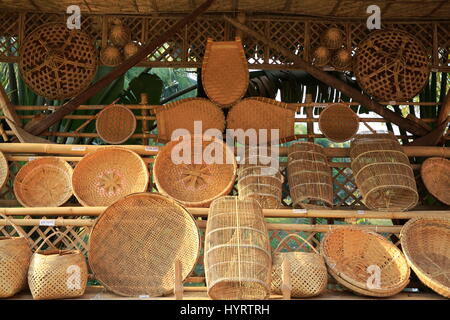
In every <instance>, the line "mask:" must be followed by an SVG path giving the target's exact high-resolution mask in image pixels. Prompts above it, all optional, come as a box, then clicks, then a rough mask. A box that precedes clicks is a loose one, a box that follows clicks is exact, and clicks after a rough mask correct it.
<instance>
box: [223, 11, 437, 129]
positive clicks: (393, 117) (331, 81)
mask: <svg viewBox="0 0 450 320" xmlns="http://www.w3.org/2000/svg"><path fill="white" fill-rule="evenodd" d="M224 19H225V20H226V21H228V22H229V23H230V24H231V25H233V26H234V27H235V28H237V29H239V30H242V31H243V32H245V33H247V34H248V35H250V36H252V37H253V38H255V39H257V40H258V41H261V42H263V43H265V44H266V45H267V46H269V47H271V48H273V49H275V50H278V51H279V52H280V53H281V54H283V55H284V56H285V57H286V58H288V59H289V60H291V61H293V62H294V64H295V65H296V66H299V67H300V68H302V69H303V70H305V71H306V72H308V73H309V74H311V75H312V76H313V77H314V78H316V79H318V80H319V81H322V82H323V83H325V84H327V85H329V86H332V87H333V88H336V89H337V90H339V91H341V92H342V93H344V94H345V95H347V96H348V97H351V98H352V99H353V100H355V101H358V102H359V103H361V105H363V106H364V107H366V108H367V109H368V110H371V111H373V112H376V113H378V114H379V115H381V116H382V117H384V118H385V119H386V120H387V121H389V122H392V123H394V124H396V125H398V126H399V127H400V128H402V129H405V130H407V131H409V132H411V133H412V134H414V135H417V136H424V135H426V134H427V133H428V131H427V130H426V129H424V128H423V127H422V126H420V125H418V124H417V123H415V122H413V121H411V120H409V119H406V118H403V117H402V116H401V115H399V114H397V113H395V112H393V111H391V110H389V109H387V108H385V107H384V106H382V105H381V104H379V103H378V102H376V101H375V100H372V99H370V98H369V97H368V96H366V95H365V94H364V93H362V92H360V91H358V90H356V89H355V88H353V87H351V86H349V85H347V84H346V83H345V82H343V81H341V80H339V79H337V78H335V77H333V76H332V75H330V74H328V73H326V72H324V71H322V70H320V69H318V68H316V67H314V66H313V65H311V64H309V63H308V62H306V61H305V60H303V59H302V58H300V57H299V56H297V55H295V54H294V53H292V52H291V51H290V50H288V49H286V48H284V47H281V46H280V45H278V44H277V43H275V42H274V41H272V40H270V39H268V38H267V37H265V36H264V35H262V34H260V33H258V32H256V31H254V30H251V29H250V28H248V27H247V26H245V25H243V24H241V23H239V22H238V21H237V20H235V19H232V18H230V17H228V16H224Z"/></svg>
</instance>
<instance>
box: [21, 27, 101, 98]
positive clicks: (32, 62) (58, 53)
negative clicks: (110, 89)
mask: <svg viewBox="0 0 450 320" xmlns="http://www.w3.org/2000/svg"><path fill="white" fill-rule="evenodd" d="M19 58H20V60H19V69H20V74H21V76H22V78H23V80H24V81H25V83H26V84H27V85H28V86H29V87H30V88H31V89H32V90H33V91H34V92H35V93H37V94H38V95H40V96H43V97H45V98H48V99H55V100H62V99H67V98H71V97H73V96H75V95H76V94H78V93H79V92H80V91H82V90H83V89H85V88H86V87H87V86H88V85H89V84H90V83H91V81H92V79H93V78H94V76H95V73H96V70H97V53H96V50H95V48H94V45H93V41H92V39H91V38H90V37H89V36H88V35H87V34H86V33H85V32H84V31H81V30H77V29H73V30H70V29H68V28H67V26H66V25H65V24H62V23H47V24H44V25H42V26H40V27H38V28H36V29H35V30H34V31H33V32H31V33H30V34H29V35H28V36H27V37H26V38H25V39H24V41H23V42H22V43H21V46H20V55H19Z"/></svg>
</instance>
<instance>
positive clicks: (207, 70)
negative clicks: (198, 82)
mask: <svg viewBox="0 0 450 320" xmlns="http://www.w3.org/2000/svg"><path fill="white" fill-rule="evenodd" d="M248 82H249V73H248V66H247V58H246V57H245V52H244V48H243V47H242V43H241V40H240V39H239V38H236V41H213V40H212V39H208V42H207V43H206V48H205V55H204V56H203V63H202V84H203V88H204V89H205V92H206V94H207V95H208V98H209V99H211V100H212V101H213V102H215V103H217V104H218V105H220V106H221V107H222V108H223V107H229V106H230V105H232V104H234V103H236V102H237V101H238V100H240V99H241V98H242V97H243V96H244V95H245V93H246V92H247V87H248Z"/></svg>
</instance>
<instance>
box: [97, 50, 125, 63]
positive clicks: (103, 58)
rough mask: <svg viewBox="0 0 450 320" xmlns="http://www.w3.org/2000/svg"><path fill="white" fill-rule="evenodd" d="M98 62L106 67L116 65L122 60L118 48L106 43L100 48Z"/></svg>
mask: <svg viewBox="0 0 450 320" xmlns="http://www.w3.org/2000/svg"><path fill="white" fill-rule="evenodd" d="M100 62H101V63H102V64H103V65H105V66H108V67H116V66H118V65H119V64H121V63H122V62H123V56H122V53H121V52H120V48H118V47H116V46H113V45H108V46H106V47H104V48H102V49H101V50H100Z"/></svg>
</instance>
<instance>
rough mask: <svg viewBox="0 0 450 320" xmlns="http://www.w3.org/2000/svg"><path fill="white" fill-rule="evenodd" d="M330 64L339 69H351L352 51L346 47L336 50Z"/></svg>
mask: <svg viewBox="0 0 450 320" xmlns="http://www.w3.org/2000/svg"><path fill="white" fill-rule="evenodd" d="M331 65H332V66H333V67H334V68H335V69H336V70H340V71H345V70H352V66H353V57H352V51H351V50H349V49H346V48H341V49H339V50H337V51H336V52H335V53H334V55H333V57H332V58H331Z"/></svg>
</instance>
